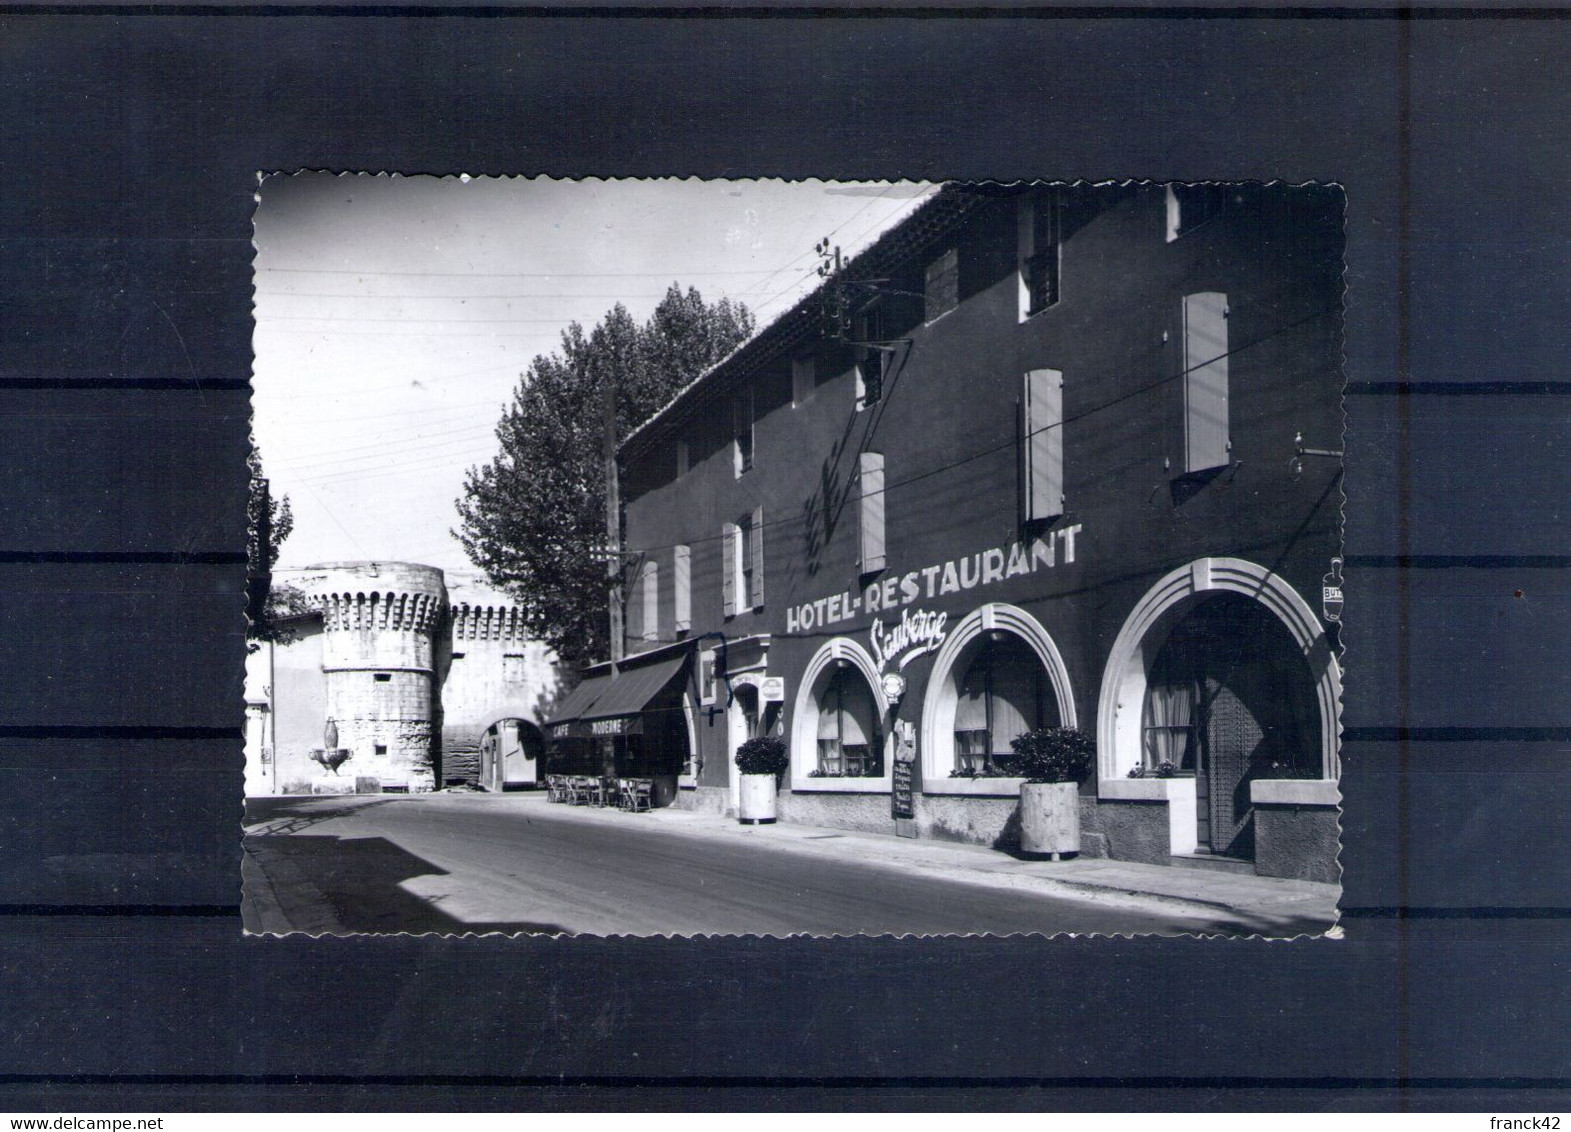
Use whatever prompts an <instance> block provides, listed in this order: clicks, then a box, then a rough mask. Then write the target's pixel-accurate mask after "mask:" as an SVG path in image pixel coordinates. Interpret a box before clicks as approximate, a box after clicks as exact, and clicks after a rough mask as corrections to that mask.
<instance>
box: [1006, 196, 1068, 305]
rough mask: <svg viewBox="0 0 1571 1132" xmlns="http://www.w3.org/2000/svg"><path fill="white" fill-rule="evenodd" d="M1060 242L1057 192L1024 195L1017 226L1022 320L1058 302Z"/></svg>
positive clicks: (1021, 200)
mask: <svg viewBox="0 0 1571 1132" xmlns="http://www.w3.org/2000/svg"><path fill="white" fill-rule="evenodd" d="M1060 243H1061V237H1060V227H1059V216H1058V198H1057V196H1056V195H1053V194H1047V193H1037V194H1034V195H1031V196H1025V197H1021V198H1020V203H1019V212H1018V216H1017V229H1016V246H1017V249H1018V258H1019V261H1020V321H1021V322H1024V321H1025V320H1026V319H1028V318H1030V317H1031V316H1032V315H1034V314H1036V313H1037V312H1038V311H1044V310H1046V309H1047V308H1048V307H1050V306H1053V305H1054V304H1055V303H1057V302H1058V281H1059V260H1060V255H1059V247H1060Z"/></svg>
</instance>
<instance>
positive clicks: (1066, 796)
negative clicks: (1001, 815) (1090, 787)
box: [1020, 782, 1080, 861]
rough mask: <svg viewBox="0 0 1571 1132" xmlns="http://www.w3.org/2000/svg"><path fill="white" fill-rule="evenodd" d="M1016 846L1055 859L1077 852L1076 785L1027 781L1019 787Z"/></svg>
mask: <svg viewBox="0 0 1571 1132" xmlns="http://www.w3.org/2000/svg"><path fill="white" fill-rule="evenodd" d="M1020 848H1021V850H1022V851H1023V852H1026V853H1030V854H1033V855H1035V856H1045V857H1051V858H1052V859H1053V860H1055V861H1057V860H1059V859H1060V858H1061V857H1062V856H1063V854H1065V853H1078V852H1080V787H1079V786H1077V785H1076V784H1075V783H1073V782H1027V783H1025V784H1023V785H1022V786H1021V787H1020Z"/></svg>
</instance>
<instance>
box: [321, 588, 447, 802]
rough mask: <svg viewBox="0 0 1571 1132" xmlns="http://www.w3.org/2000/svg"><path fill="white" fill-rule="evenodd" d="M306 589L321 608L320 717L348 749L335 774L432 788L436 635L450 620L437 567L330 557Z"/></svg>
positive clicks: (417, 789)
mask: <svg viewBox="0 0 1571 1132" xmlns="http://www.w3.org/2000/svg"><path fill="white" fill-rule="evenodd" d="M311 569H312V571H313V572H315V571H321V574H320V575H319V576H318V577H317V578H315V579H313V580H312V585H311V593H312V597H313V599H314V601H315V604H316V605H317V607H318V608H319V609H320V611H321V614H322V672H323V674H324V675H325V677H326V682H327V688H326V692H327V717H328V718H329V719H331V720H332V721H333V722H334V723H335V724H336V725H337V728H338V744H339V746H340V747H347V748H349V749H350V751H352V752H353V754H352V757H351V760H350V762H349V763H348V764H347V765H346V766H345V767H344V768H343V771H342V773H344V774H353V775H357V776H360V775H367V776H374V777H376V778H378V779H380V780H381V783H382V786H383V788H384V789H385V788H388V787H392V788H394V789H397V788H399V787H404V788H406V789H407V790H409V791H410V792H411V793H419V792H424V791H427V790H434V789H435V788H436V787H437V786H438V785H439V783H438V782H437V773H438V766H437V764H438V761H439V754H438V747H437V742H438V739H439V731H438V728H439V726H440V724H439V713H440V701H439V697H438V691H439V680H438V678H437V647H436V644H437V638H438V635H439V634H440V632H441V630H442V628H443V626H444V625H445V622H446V617H447V590H446V587H445V585H444V584H443V579H442V571H440V570H438V569H436V568H435V567H432V566H420V565H415V564H413V563H407V562H330V563H324V564H322V565H320V566H316V567H312V568H311Z"/></svg>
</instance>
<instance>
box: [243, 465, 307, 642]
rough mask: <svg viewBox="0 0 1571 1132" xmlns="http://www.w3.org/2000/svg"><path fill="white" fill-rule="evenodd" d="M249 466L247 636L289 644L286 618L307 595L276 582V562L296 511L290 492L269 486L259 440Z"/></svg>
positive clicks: (302, 604) (302, 605)
mask: <svg viewBox="0 0 1571 1132" xmlns="http://www.w3.org/2000/svg"><path fill="white" fill-rule="evenodd" d="M246 466H247V468H249V469H250V472H251V489H250V495H249V496H248V497H247V499H246V511H245V517H246V546H245V551H246V584H247V596H248V598H249V609H248V614H249V616H250V624H249V626H248V627H247V629H246V638H247V639H248V640H251V641H277V642H279V643H281V644H287V643H288V642H290V641H292V640H294V639H295V637H294V634H293V633H292V632H291V631H290V630H289V629H288V628H287V627H286V626H284V625H283V624H282V622H283V621H284V620H285V619H287V618H289V617H292V616H296V615H298V614H301V613H304V612H306V599H305V595H304V594H303V593H301V592H300V591H299V590H298V589H296V588H295V587H294V586H289V585H281V584H277V583H275V582H274V581H273V566H274V564H275V563H276V562H277V561H278V548H279V547H280V546H282V545H283V541H284V540H285V539H286V538H288V537H289V532H290V531H292V530H294V527H295V518H294V513H293V512H292V511H291V510H290V508H289V497H288V496H287V495H286V496H284V497H283V498H282V499H280V498H277V497H276V496H274V495H273V494H272V493H271V491H270V490H269V488H268V482H267V477H266V475H265V474H264V473H263V471H262V453H261V451H260V450H259V449H258V448H257V446H256V442H255V441H253V442H252V444H251V453H250V455H249V456H247V457H246ZM264 515H266V516H267V519H268V522H267V523H266V524H265V526H266V528H267V537H266V539H265V542H264V538H263V527H264V524H263V522H262V518H263V516H264ZM264 594H265V597H264V596H263V595H264Z"/></svg>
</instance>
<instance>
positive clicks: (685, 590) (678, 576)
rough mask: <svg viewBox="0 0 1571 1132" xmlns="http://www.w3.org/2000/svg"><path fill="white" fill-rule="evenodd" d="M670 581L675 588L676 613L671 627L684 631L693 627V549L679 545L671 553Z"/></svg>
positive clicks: (680, 631) (679, 631)
mask: <svg viewBox="0 0 1571 1132" xmlns="http://www.w3.org/2000/svg"><path fill="white" fill-rule="evenodd" d="M671 574H672V581H673V583H674V585H675V588H676V601H675V605H676V613H675V620H674V621H673V624H672V627H673V628H674V629H675V630H676V631H677V632H678V633H685V632H687V631H688V630H690V629H691V628H692V627H693V551H692V548H691V547H686V546H679V547H677V548H676V549H675V550H674V551H673V552H672V555H671Z"/></svg>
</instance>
